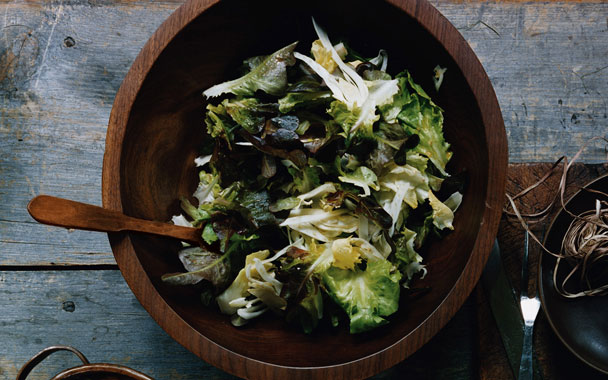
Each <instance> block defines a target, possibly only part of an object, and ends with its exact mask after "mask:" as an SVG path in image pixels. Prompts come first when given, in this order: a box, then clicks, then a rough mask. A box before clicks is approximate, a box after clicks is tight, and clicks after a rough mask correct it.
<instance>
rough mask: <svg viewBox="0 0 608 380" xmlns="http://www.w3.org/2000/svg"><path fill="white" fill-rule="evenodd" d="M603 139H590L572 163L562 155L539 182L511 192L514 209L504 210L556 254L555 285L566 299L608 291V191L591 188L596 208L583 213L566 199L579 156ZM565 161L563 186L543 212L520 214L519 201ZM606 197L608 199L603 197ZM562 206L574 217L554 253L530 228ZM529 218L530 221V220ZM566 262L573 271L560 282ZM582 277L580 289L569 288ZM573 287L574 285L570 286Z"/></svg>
mask: <svg viewBox="0 0 608 380" xmlns="http://www.w3.org/2000/svg"><path fill="white" fill-rule="evenodd" d="M596 140H603V141H604V142H605V143H608V139H606V138H604V137H594V138H593V139H591V140H589V141H588V142H587V143H586V144H585V145H583V147H581V149H580V150H579V151H578V152H577V153H576V155H575V156H574V158H573V159H572V161H570V162H568V158H567V157H566V156H562V157H560V158H559V159H558V160H557V161H556V162H555V163H554V164H553V166H552V167H551V169H550V170H549V171H548V172H547V173H546V174H545V175H543V176H542V177H541V178H540V179H539V180H538V181H537V182H536V183H534V184H533V185H532V186H529V187H528V188H526V189H524V190H522V191H521V192H519V193H518V194H516V195H514V196H511V195H509V194H507V195H506V196H507V199H508V201H509V204H508V206H510V207H511V209H512V211H511V210H509V209H508V206H507V207H506V208H505V210H504V212H505V214H507V215H508V216H511V217H516V218H517V219H518V220H519V222H520V223H521V225H522V226H523V228H524V229H525V230H526V231H528V233H529V234H530V236H531V237H532V239H533V240H534V241H536V242H537V243H538V244H539V245H540V246H541V248H542V249H543V251H545V252H546V253H548V254H550V255H552V256H555V257H556V262H555V268H554V271H553V285H554V287H555V290H556V291H557V292H558V293H559V294H561V295H562V296H564V297H566V298H578V297H583V296H601V295H607V294H608V202H606V200H608V194H606V193H603V192H601V191H594V190H587V191H590V192H593V193H596V194H597V195H598V198H597V199H596V202H595V204H596V207H595V209H594V210H588V211H585V212H583V213H581V214H579V215H576V214H574V213H572V212H571V211H570V210H568V209H567V208H566V205H565V201H564V193H565V191H566V182H567V178H568V171H569V170H570V167H571V166H572V164H573V163H574V162H575V161H576V160H577V159H578V157H579V156H580V155H581V153H582V152H583V150H584V149H585V148H586V147H587V145H589V144H590V143H591V142H593V141H596ZM562 161H563V165H562V168H563V171H562V175H561V178H560V183H559V187H558V189H557V191H556V193H555V196H554V197H553V199H552V201H551V202H550V204H549V205H548V206H546V207H545V208H544V209H542V210H541V211H539V212H535V213H520V211H519V210H518V208H517V206H516V205H515V200H517V199H518V198H521V197H523V196H524V195H526V194H527V193H529V192H531V191H532V190H534V189H535V188H537V187H538V186H540V185H541V184H543V183H544V182H545V181H546V180H547V179H548V178H549V177H551V175H553V173H555V172H556V171H557V170H558V168H559V166H560V163H561V162H562ZM602 198H603V199H606V200H602ZM558 199H559V206H560V207H561V209H562V210H563V211H564V212H566V213H567V214H569V215H570V216H571V217H572V222H571V223H570V225H569V227H568V230H567V231H566V233H565V234H564V237H563V240H562V244H561V249H560V252H559V253H556V252H552V251H551V250H549V249H548V248H547V247H545V245H544V244H542V243H541V242H540V240H539V239H538V238H537V237H536V235H535V234H534V233H533V232H532V231H530V228H529V225H531V224H534V223H538V222H541V221H543V220H544V219H545V218H547V216H548V215H549V214H550V212H551V210H552V209H553V207H554V205H555V204H556V203H557V202H558ZM526 219H527V221H526ZM564 262H566V263H568V264H569V267H570V268H569V269H568V270H569V271H568V274H567V275H566V277H565V278H564V279H563V280H562V281H561V282H558V279H557V277H558V276H557V275H558V273H559V272H558V271H559V269H560V265H562V264H563V263H564ZM576 278H578V280H579V283H578V285H577V287H576V290H573V291H572V290H568V289H566V285H568V284H569V283H570V282H571V280H572V279H576ZM569 289H571V287H569Z"/></svg>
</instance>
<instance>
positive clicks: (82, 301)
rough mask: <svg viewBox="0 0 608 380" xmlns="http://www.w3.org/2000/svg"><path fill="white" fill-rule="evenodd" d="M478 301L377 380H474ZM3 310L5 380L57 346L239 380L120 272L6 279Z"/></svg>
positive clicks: (174, 372)
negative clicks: (144, 300)
mask: <svg viewBox="0 0 608 380" xmlns="http://www.w3.org/2000/svg"><path fill="white" fill-rule="evenodd" d="M472 301H473V300H469V301H468V302H467V303H466V304H465V307H464V308H463V309H462V310H461V311H460V312H459V313H458V314H457V315H456V317H454V319H453V320H452V321H451V322H450V323H449V324H448V325H447V326H446V327H445V328H444V329H443V330H442V331H441V332H440V333H439V334H438V335H437V336H436V337H435V338H434V339H433V340H432V341H431V342H430V343H429V344H428V345H426V346H425V347H423V348H422V349H421V350H420V351H418V352H417V353H416V354H415V355H414V356H412V357H411V358H409V359H407V360H406V361H405V362H403V363H401V364H399V365H398V366H396V367H394V368H392V369H390V370H388V371H385V372H383V373H381V374H379V375H378V376H377V377H376V378H377V379H396V378H403V377H404V376H405V375H408V377H409V378H426V379H445V378H450V379H469V378H471V377H473V376H474V371H475V370H476V369H475V368H474V360H473V358H474V355H475V354H474V350H475V343H474V342H475V339H476V338H475V324H476V320H475V309H474V307H475V304H474V302H472ZM0 310H2V312H1V313H0V342H2V344H0V378H2V379H12V378H15V375H16V374H17V371H18V370H19V368H20V367H21V366H22V365H23V364H24V363H25V362H26V361H27V360H28V359H29V358H30V357H31V356H33V355H34V354H35V353H36V352H38V351H39V350H41V349H42V348H44V347H47V346H50V345H55V344H66V345H71V346H74V347H76V348H78V349H79V350H81V351H82V352H83V353H84V354H85V355H86V356H87V357H88V359H89V360H90V361H91V362H110V363H114V364H121V365H126V366H129V367H131V368H134V369H137V370H139V371H141V372H144V373H146V374H148V375H150V376H152V377H154V378H155V379H158V380H163V379H171V380H178V379H183V380H186V379H220V378H221V379H226V378H231V377H230V376H228V375H227V374H225V373H224V372H222V371H219V370H217V369H215V368H214V367H211V366H210V365H208V364H206V363H204V362H203V361H202V360H200V359H199V358H197V357H196V356H194V355H193V354H191V353H190V352H188V351H187V350H186V349H184V348H183V347H181V346H180V345H179V344H177V343H176V342H175V341H173V340H172V339H171V338H170V337H169V336H168V335H167V334H165V332H164V331H162V329H161V328H160V327H158V325H157V324H156V323H155V322H154V321H153V320H152V318H150V317H149V316H148V314H147V313H146V311H145V310H144V309H143V308H142V307H141V306H140V304H139V303H138V302H137V300H136V299H135V297H134V296H133V295H132V293H131V291H130V290H129V289H128V287H127V285H126V284H125V282H124V281H123V279H122V277H121V275H120V272H118V271H115V270H109V271H40V272H30V271H24V272H22V271H9V272H0ZM70 310H72V311H70ZM260 349H263V347H260ZM77 364H78V360H77V359H76V358H75V357H72V356H71V355H68V354H65V355H63V354H57V356H56V357H55V356H53V357H51V358H49V359H47V360H46V361H44V362H43V363H42V364H41V365H40V366H39V369H37V370H36V371H35V372H34V373H32V376H31V377H30V378H31V379H48V378H50V377H51V376H52V375H53V374H55V373H57V372H59V371H61V370H63V369H66V368H69V367H71V366H75V365H77Z"/></svg>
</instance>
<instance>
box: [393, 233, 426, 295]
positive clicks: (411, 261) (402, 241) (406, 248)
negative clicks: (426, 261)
mask: <svg viewBox="0 0 608 380" xmlns="http://www.w3.org/2000/svg"><path fill="white" fill-rule="evenodd" d="M417 237H418V234H417V233H416V232H414V231H412V230H410V229H408V228H406V227H404V228H403V230H402V231H401V235H399V236H398V237H397V238H396V239H395V256H394V257H395V260H396V264H397V266H398V267H399V270H400V271H401V273H402V274H403V276H404V277H405V279H406V280H405V283H404V286H405V287H407V286H408V284H409V281H410V280H411V279H412V278H413V277H414V275H415V274H416V273H418V272H420V271H423V272H424V273H426V269H425V268H424V265H422V264H421V262H422V256H420V255H419V254H418V252H416V249H415V242H416V238H417Z"/></svg>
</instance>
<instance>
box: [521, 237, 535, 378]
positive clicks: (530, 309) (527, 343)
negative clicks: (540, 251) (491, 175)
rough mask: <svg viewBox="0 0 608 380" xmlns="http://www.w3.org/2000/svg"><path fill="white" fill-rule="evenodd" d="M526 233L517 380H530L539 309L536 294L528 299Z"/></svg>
mask: <svg viewBox="0 0 608 380" xmlns="http://www.w3.org/2000/svg"><path fill="white" fill-rule="evenodd" d="M528 240H529V236H528V231H526V235H525V237H524V257H523V259H522V269H521V296H520V301H519V304H520V306H521V314H522V316H523V317H524V344H523V348H522V351H521V362H520V364H519V376H518V377H517V378H518V379H519V380H528V379H532V378H533V375H534V372H533V370H532V352H533V351H532V336H533V332H534V321H535V320H536V315H537V314H538V309H539V308H540V301H539V300H538V291H537V292H536V293H537V294H536V295H535V296H534V297H533V298H530V297H528Z"/></svg>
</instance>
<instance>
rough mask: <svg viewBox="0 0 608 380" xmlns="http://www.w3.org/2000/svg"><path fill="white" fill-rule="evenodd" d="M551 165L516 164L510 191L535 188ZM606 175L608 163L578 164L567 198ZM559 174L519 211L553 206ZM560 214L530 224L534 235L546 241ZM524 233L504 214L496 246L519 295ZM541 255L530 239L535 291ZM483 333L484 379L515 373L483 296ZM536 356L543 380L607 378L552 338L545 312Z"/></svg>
mask: <svg viewBox="0 0 608 380" xmlns="http://www.w3.org/2000/svg"><path fill="white" fill-rule="evenodd" d="M551 166H552V164H550V163H544V164H535V165H530V164H512V165H510V167H509V180H508V182H507V193H508V194H511V195H515V194H516V193H518V192H519V191H521V190H523V189H525V188H527V187H528V186H530V185H532V184H534V183H535V182H536V181H537V180H538V179H539V178H541V177H542V176H543V175H544V174H545V173H547V172H548V171H549V169H550V168H551ZM606 173H608V165H582V164H574V165H573V166H572V168H571V169H570V173H569V176H568V182H567V191H566V193H565V198H566V200H567V199H568V198H569V197H570V196H571V195H573V194H574V193H575V192H576V191H578V189H579V188H580V187H581V186H583V185H585V184H586V183H588V182H589V181H591V180H593V179H595V178H597V177H599V176H601V175H603V174H606ZM560 174H561V173H560V172H557V173H556V174H555V175H553V176H552V177H549V179H548V180H547V182H545V183H544V184H542V185H541V186H539V187H538V188H537V189H536V190H534V191H533V192H531V193H529V194H528V195H526V196H524V197H523V198H522V199H521V201H519V202H517V205H518V207H519V208H520V211H521V212H537V211H540V210H542V209H543V208H544V207H545V206H547V205H549V204H550V203H551V200H552V198H553V196H554V195H555V191H556V189H557V186H558V184H559V179H560ZM557 212H558V208H557V207H556V208H554V209H553V210H552V212H551V213H550V214H549V216H548V218H547V219H546V220H545V221H543V222H541V223H538V224H536V225H534V226H532V231H533V232H534V233H536V234H537V235H538V237H539V239H541V240H542V238H543V236H544V232H545V230H546V228H547V227H548V225H549V223H550V222H551V220H552V218H553V216H554V215H555V214H556V213H557ZM523 239H524V230H523V228H522V227H521V225H520V224H519V222H518V221H517V220H516V219H513V218H510V217H507V216H505V215H503V218H502V221H501V224H500V228H499V232H498V242H499V245H500V248H501V254H502V257H503V264H504V266H505V270H506V273H507V276H508V277H509V279H510V282H511V284H512V286H513V287H514V288H515V290H516V292H519V288H520V277H519V276H520V273H521V259H522V252H523ZM540 255H541V250H540V247H539V246H538V245H537V244H535V243H533V242H532V241H531V243H530V257H529V260H530V267H529V269H530V278H531V279H533V280H532V281H531V288H530V289H532V291H534V288H535V287H534V279H535V278H536V276H537V269H538V259H539V257H540ZM478 301H479V304H478V307H479V308H478V315H479V335H480V336H481V337H483V338H482V339H481V340H480V342H479V344H480V351H479V353H480V361H481V363H480V368H481V373H480V375H481V378H483V379H495V378H505V377H504V375H505V374H511V370H510V367H509V364H508V362H507V361H506V353H505V352H504V349H502V346H501V344H502V343H501V339H500V335H499V333H498V330H497V329H496V326H495V324H494V320H493V318H492V317H491V314H490V310H489V304H488V301H487V299H485V297H484V295H483V293H480V294H479V298H478ZM534 345H535V354H536V357H537V359H538V363H540V365H541V368H542V372H543V377H544V378H545V379H557V380H561V379H572V378H577V377H580V378H585V379H600V378H604V376H603V375H601V374H600V373H599V372H597V371H594V370H593V369H591V368H589V367H587V366H586V365H585V364H583V363H582V362H581V361H580V360H578V359H577V358H576V357H575V356H574V355H572V354H571V353H570V352H569V351H568V350H567V349H566V348H565V347H564V345H563V344H561V342H560V341H559V339H558V338H557V336H556V335H555V334H554V332H553V330H551V327H550V325H549V323H548V322H547V319H546V317H545V316H544V314H543V313H542V312H541V313H540V314H539V316H538V319H537V322H536V325H535V338H534Z"/></svg>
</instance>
